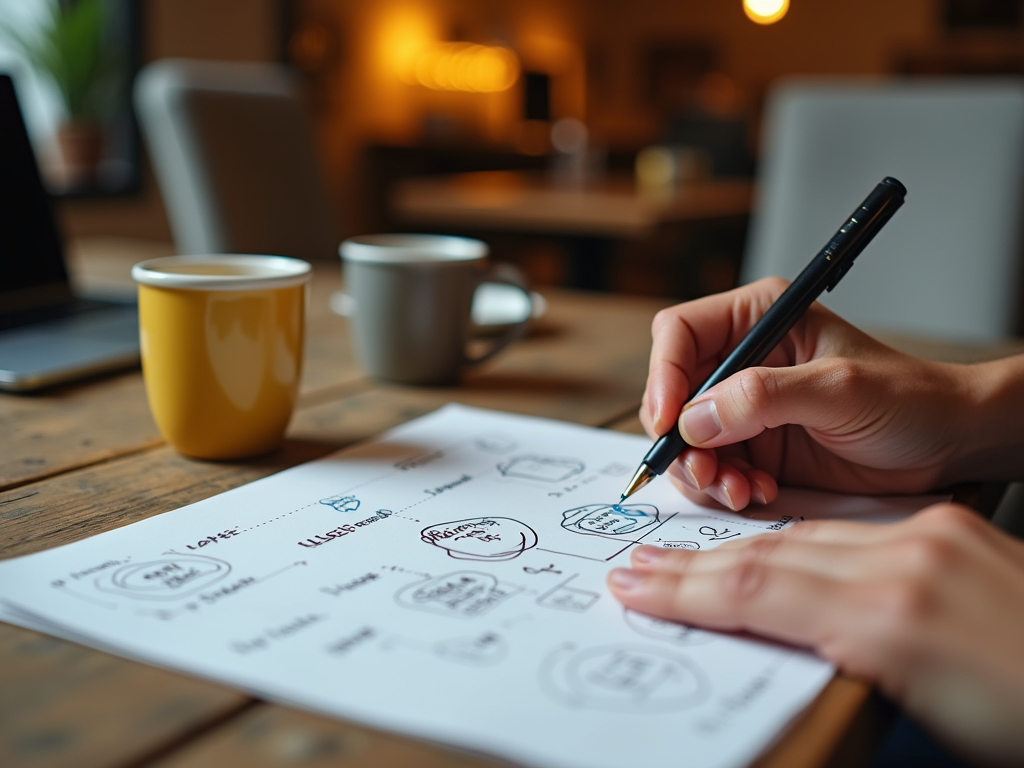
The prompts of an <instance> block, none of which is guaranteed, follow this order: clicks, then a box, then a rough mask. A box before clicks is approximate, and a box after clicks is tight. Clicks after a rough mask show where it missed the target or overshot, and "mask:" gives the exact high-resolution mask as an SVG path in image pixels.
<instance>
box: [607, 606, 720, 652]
mask: <svg viewBox="0 0 1024 768" xmlns="http://www.w3.org/2000/svg"><path fill="white" fill-rule="evenodd" d="M622 610H623V613H624V615H625V617H626V623H627V624H628V625H629V626H630V628H631V629H634V630H636V631H637V632H639V633H640V634H641V635H647V637H653V638H654V639H655V640H666V641H668V642H670V643H677V644H679V645H700V644H702V643H709V642H711V641H712V640H714V639H715V637H716V636H715V634H714V633H713V632H708V631H707V630H704V629H698V628H697V627H691V626H689V625H688V624H678V623H676V622H674V621H667V620H665V619H659V618H657V617H655V616H648V615H647V614H644V613H637V612H636V611H631V610H629V608H623V609H622Z"/></svg>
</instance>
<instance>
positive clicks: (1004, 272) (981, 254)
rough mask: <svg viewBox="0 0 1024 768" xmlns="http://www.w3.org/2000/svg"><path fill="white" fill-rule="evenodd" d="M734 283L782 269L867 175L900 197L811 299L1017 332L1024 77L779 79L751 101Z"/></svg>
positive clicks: (912, 326)
mask: <svg viewBox="0 0 1024 768" xmlns="http://www.w3.org/2000/svg"><path fill="white" fill-rule="evenodd" d="M763 137H764V138H763V142H762V152H761V157H762V161H761V166H760V169H759V178H758V204H757V206H756V210H755V213H754V216H753V219H752V221H751V227H750V235H749V239H748V243H747V249H746V253H745V256H744V261H743V265H742V268H741V282H750V281H753V280H756V279H758V278H760V277H764V276H767V275H779V276H781V277H786V278H789V279H792V278H794V277H796V275H797V274H798V273H799V271H800V270H801V269H802V268H803V267H804V266H805V265H806V264H807V262H808V261H809V260H810V259H811V257H813V256H814V255H815V254H816V253H817V252H818V251H819V250H820V249H821V248H822V246H823V245H824V244H825V242H826V241H827V239H828V238H829V237H831V235H832V234H833V233H834V232H835V230H836V229H837V228H838V227H839V225H840V224H842V222H843V221H844V220H845V218H846V217H847V216H849V215H850V213H851V212H852V211H853V210H854V208H855V207H856V206H857V205H858V204H859V203H860V201H861V200H862V199H863V198H864V197H865V196H866V195H867V193H868V192H869V191H870V190H871V189H872V188H874V186H875V184H877V183H878V182H879V181H881V180H882V178H883V177H885V176H894V177H896V178H897V179H899V180H900V181H902V182H903V183H904V184H905V185H906V187H907V190H908V192H907V199H906V203H905V205H904V206H903V208H902V209H900V210H899V211H898V212H897V213H896V215H895V216H894V217H893V219H892V220H891V221H890V222H889V224H888V225H886V227H885V229H883V230H882V232H881V233H880V234H879V235H878V236H877V237H876V238H875V240H874V242H873V243H872V244H871V245H869V246H868V248H867V250H866V251H865V252H864V253H863V254H862V255H861V256H860V257H859V258H858V259H857V262H856V264H855V265H854V267H853V268H852V269H851V271H850V273H849V275H847V276H846V277H845V278H844V279H843V282H842V284H841V285H840V287H839V288H838V289H837V290H836V291H835V292H834V293H831V294H827V295H826V296H825V297H824V298H823V302H824V303H825V304H826V305H827V306H829V307H830V308H832V309H833V310H835V311H836V312H838V313H839V314H840V315H842V316H843V317H845V318H846V319H848V320H850V321H851V322H853V323H855V324H857V325H860V326H863V327H864V328H867V329H873V330H882V331H890V332H896V333H905V334H913V335H918V336H935V337H943V338H949V339H961V340H975V341H985V340H994V339H998V338H1002V337H1006V336H1009V335H1013V334H1015V333H1018V332H1020V330H1021V329H1020V327H1019V320H1020V317H1019V313H1018V307H1019V303H1018V298H1019V296H1020V291H1019V288H1020V285H1021V279H1020V278H1021V276H1022V274H1024V273H1022V270H1021V266H1020V262H1021V220H1022V218H1024V83H1021V82H1020V81H1017V80H1011V79H1005V80H953V81H948V80H945V81H944V80H935V81H930V80H924V81H891V82H874V83H866V82H851V81H802V82H800V81H790V82H787V83H784V84H782V85H780V86H778V87H776V88H775V89H774V90H773V91H772V93H771V94H770V97H769V101H768V104H767V107H766V112H765V123H764V134H763Z"/></svg>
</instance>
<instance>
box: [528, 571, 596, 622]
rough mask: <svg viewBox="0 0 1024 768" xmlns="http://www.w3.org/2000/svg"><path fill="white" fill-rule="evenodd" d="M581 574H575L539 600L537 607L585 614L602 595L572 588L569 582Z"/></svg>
mask: <svg viewBox="0 0 1024 768" xmlns="http://www.w3.org/2000/svg"><path fill="white" fill-rule="evenodd" d="M578 575H579V574H574V575H572V576H570V577H569V578H568V579H566V580H565V581H563V582H562V583H561V584H559V585H558V586H556V587H554V588H553V589H550V590H548V591H547V592H545V593H544V594H543V595H541V596H540V597H538V598H537V605H543V606H544V607H545V608H555V609H557V610H559V611H569V612H571V613H584V612H586V610H587V609H588V608H590V606H592V605H593V604H594V603H596V602H597V601H598V598H600V597H601V595H600V594H599V593H597V592H591V591H590V590H586V589H577V588H576V587H570V586H569V582H570V581H572V580H573V579H575V578H576V576H578Z"/></svg>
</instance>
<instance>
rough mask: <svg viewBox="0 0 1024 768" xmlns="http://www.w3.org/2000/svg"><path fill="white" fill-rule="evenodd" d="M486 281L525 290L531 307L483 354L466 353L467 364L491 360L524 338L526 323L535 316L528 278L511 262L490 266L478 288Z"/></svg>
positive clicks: (477, 363) (524, 292)
mask: <svg viewBox="0 0 1024 768" xmlns="http://www.w3.org/2000/svg"><path fill="white" fill-rule="evenodd" d="M484 283H504V284H506V285H511V286H512V287H513V288H518V289H519V290H520V291H522V292H523V294H525V296H526V302H527V304H528V305H529V307H530V309H529V311H528V312H527V313H526V317H524V318H523V319H522V320H520V321H519V322H518V323H515V324H513V325H511V326H510V327H509V328H508V329H507V330H506V331H505V332H504V333H503V334H501V336H499V337H498V338H497V340H496V341H495V342H494V345H493V346H492V347H491V348H490V349H488V350H487V351H486V352H484V353H483V354H482V355H480V356H479V357H470V356H469V355H466V364H467V365H479V364H480V363H483V362H485V361H487V360H490V359H491V358H492V357H494V356H495V355H496V354H498V353H499V352H501V350H503V349H504V348H505V347H507V346H508V345H509V344H511V343H512V342H513V341H517V340H518V339H520V338H522V336H523V334H525V333H526V324H527V323H528V322H530V318H531V317H532V316H533V297H532V296H531V295H530V289H529V288H527V287H526V279H525V278H524V277H523V274H522V272H520V271H519V270H518V269H516V268H515V267H513V266H512V265H511V264H495V265H494V266H493V267H491V268H490V270H488V272H487V274H485V275H484V276H483V277H482V278H481V279H480V282H479V283H477V288H479V287H480V286H481V285H483V284H484Z"/></svg>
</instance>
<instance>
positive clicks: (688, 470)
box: [682, 459, 700, 491]
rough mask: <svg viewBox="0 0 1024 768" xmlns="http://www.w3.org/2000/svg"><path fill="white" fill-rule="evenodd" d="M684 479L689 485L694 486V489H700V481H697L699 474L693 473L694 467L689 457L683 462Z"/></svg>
mask: <svg viewBox="0 0 1024 768" xmlns="http://www.w3.org/2000/svg"><path fill="white" fill-rule="evenodd" d="M682 480H683V482H684V483H686V484H687V485H688V486H690V487H691V488H693V490H695V491H699V490H700V483H698V482H697V475H695V474H694V473H693V468H692V467H691V466H690V460H689V459H687V460H686V461H684V462H683V471H682Z"/></svg>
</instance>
